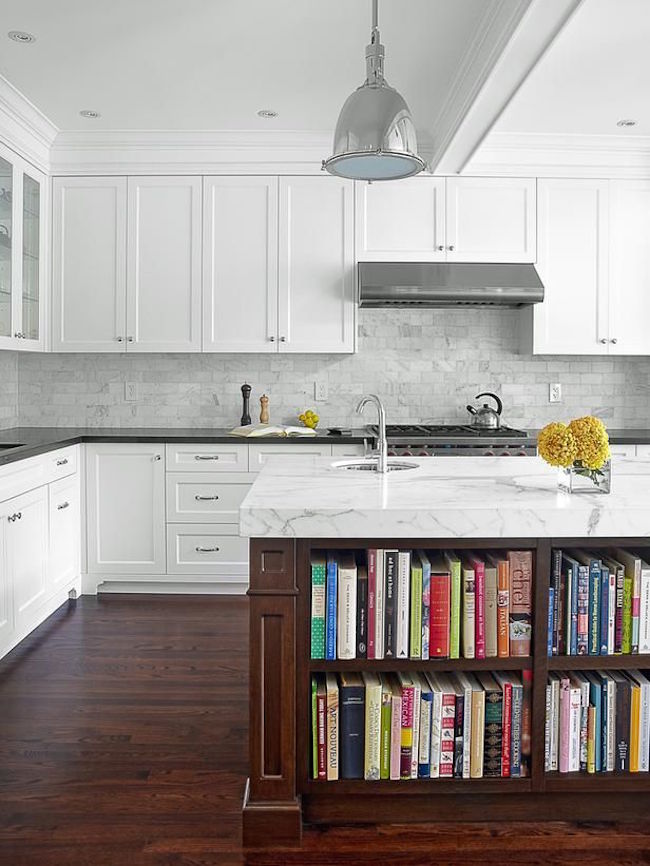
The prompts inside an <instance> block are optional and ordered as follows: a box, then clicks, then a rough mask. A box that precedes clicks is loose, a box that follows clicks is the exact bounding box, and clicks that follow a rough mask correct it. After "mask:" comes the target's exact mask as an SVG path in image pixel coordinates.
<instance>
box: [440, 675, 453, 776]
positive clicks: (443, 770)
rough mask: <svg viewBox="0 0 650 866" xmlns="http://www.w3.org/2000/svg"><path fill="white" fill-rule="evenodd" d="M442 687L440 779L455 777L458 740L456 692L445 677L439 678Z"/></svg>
mask: <svg viewBox="0 0 650 866" xmlns="http://www.w3.org/2000/svg"><path fill="white" fill-rule="evenodd" d="M439 682H440V683H441V686H442V718H441V720H440V777H441V778H443V777H451V776H453V775H454V745H455V739H456V692H455V689H454V685H453V683H451V682H450V681H449V679H448V678H447V677H445V676H442V677H440V678H439Z"/></svg>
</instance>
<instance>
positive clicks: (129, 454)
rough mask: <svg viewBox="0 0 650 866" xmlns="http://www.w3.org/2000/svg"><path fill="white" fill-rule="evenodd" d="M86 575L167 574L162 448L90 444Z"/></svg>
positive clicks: (146, 445)
mask: <svg viewBox="0 0 650 866" xmlns="http://www.w3.org/2000/svg"><path fill="white" fill-rule="evenodd" d="M86 453H87V467H86V468H87V484H88V494H87V519H88V571H89V573H91V574H93V573H95V574H102V573H114V574H164V573H165V565H166V559H165V461H164V458H163V455H164V446H163V445H154V444H133V445H130V444H116V445H89V446H87V452H86Z"/></svg>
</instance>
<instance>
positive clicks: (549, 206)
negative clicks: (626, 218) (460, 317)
mask: <svg viewBox="0 0 650 866" xmlns="http://www.w3.org/2000/svg"><path fill="white" fill-rule="evenodd" d="M537 194H538V220H537V224H538V231H539V237H538V258H537V269H538V271H539V275H540V278H541V280H542V283H543V284H544V301H543V302H542V303H541V304H536V305H535V307H534V308H533V352H534V353H535V354H538V355H539V354H549V355H553V354H556V355H557V354H561V355H606V354H608V352H609V332H608V309H607V307H608V258H609V241H608V229H609V191H608V182H607V181H602V180H586V179H584V180H583V179H578V180H573V179H566V180H565V179H557V180H556V179H553V180H541V179H540V181H539V184H538V193H537Z"/></svg>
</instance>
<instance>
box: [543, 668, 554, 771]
mask: <svg viewBox="0 0 650 866" xmlns="http://www.w3.org/2000/svg"><path fill="white" fill-rule="evenodd" d="M552 701H553V689H552V687H551V684H550V683H547V684H546V693H545V701H544V713H545V715H544V772H545V773H548V772H549V770H550V769H551V724H552V713H553V708H552V707H553V704H552Z"/></svg>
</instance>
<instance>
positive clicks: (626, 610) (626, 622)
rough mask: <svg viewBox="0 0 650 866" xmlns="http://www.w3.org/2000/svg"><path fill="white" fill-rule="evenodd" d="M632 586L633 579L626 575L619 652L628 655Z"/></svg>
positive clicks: (630, 648)
mask: <svg viewBox="0 0 650 866" xmlns="http://www.w3.org/2000/svg"><path fill="white" fill-rule="evenodd" d="M632 584H633V578H632V577H631V576H630V575H628V574H627V573H626V575H625V578H624V581H623V640H622V643H621V652H622V653H623V654H624V655H629V654H630V653H631V652H632Z"/></svg>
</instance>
